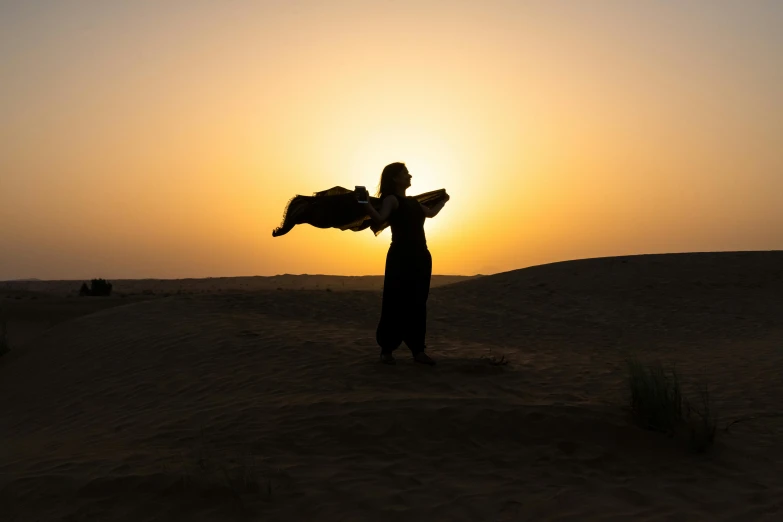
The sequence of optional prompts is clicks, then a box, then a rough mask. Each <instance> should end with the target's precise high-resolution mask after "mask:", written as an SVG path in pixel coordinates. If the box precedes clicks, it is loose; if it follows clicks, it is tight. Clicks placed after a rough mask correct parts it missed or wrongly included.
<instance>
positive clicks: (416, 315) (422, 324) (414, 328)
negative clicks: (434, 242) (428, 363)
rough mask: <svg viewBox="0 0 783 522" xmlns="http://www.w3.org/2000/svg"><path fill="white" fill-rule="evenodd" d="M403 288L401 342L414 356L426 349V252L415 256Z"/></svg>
mask: <svg viewBox="0 0 783 522" xmlns="http://www.w3.org/2000/svg"><path fill="white" fill-rule="evenodd" d="M411 268H412V270H411V273H410V277H409V278H408V280H407V285H405V286H406V288H405V294H406V295H405V297H406V299H405V301H406V302H405V305H404V310H405V317H404V319H403V325H402V326H403V340H404V341H405V344H406V345H408V348H410V350H411V352H412V353H413V355H414V356H415V355H416V354H417V353H419V352H423V351H424V350H425V349H426V342H425V338H426V335H427V298H428V297H429V293H430V279H431V278H432V256H431V255H430V252H429V251H428V250H425V251H424V252H423V253H420V254H419V255H417V256H416V262H415V263H414V265H413V266H412V267H411Z"/></svg>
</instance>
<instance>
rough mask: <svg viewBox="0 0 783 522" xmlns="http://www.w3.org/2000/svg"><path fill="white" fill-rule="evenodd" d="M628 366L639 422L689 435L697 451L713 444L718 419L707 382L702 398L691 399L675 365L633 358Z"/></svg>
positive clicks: (637, 422) (700, 396) (662, 429)
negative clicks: (684, 393)
mask: <svg viewBox="0 0 783 522" xmlns="http://www.w3.org/2000/svg"><path fill="white" fill-rule="evenodd" d="M628 370H629V380H628V383H629V386H630V392H631V410H632V412H633V415H634V420H635V421H636V424H638V425H639V426H640V427H642V428H644V429H648V430H653V431H659V432H663V433H667V434H669V435H672V436H674V435H684V436H687V438H688V442H689V444H690V448H691V450H692V451H694V452H697V453H702V452H705V451H707V450H709V449H710V448H711V447H712V446H713V444H714V443H715V433H716V428H717V423H718V421H717V418H716V416H715V411H714V408H713V406H712V404H711V402H710V395H709V390H708V389H707V387H706V386H705V387H704V388H703V389H702V390H701V391H700V392H699V400H698V401H696V402H691V401H689V400H688V399H686V398H685V397H683V395H682V390H681V387H680V379H679V376H678V375H677V372H676V371H675V370H674V368H671V369H666V368H664V366H663V365H662V364H660V363H657V364H651V365H644V364H642V363H640V362H639V361H636V360H631V361H629V362H628Z"/></svg>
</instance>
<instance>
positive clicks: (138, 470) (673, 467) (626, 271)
mask: <svg viewBox="0 0 783 522" xmlns="http://www.w3.org/2000/svg"><path fill="white" fill-rule="evenodd" d="M290 277H293V276H290ZM43 283H45V282H40V284H43ZM300 283H301V281H300ZM310 283H312V282H310ZM14 284H22V283H14ZM24 284H39V282H25V283H24ZM296 284H297V283H296V281H295V279H291V280H290V286H289V287H288V288H296ZM318 284H319V288H318V289H313V288H312V287H311V286H309V287H308V286H306V285H302V284H300V286H299V288H301V287H302V286H304V287H305V288H311V289H309V290H308V289H305V290H294V289H283V290H277V289H276V288H277V286H274V287H272V288H266V289H264V288H255V289H252V290H248V289H246V288H236V287H231V288H226V289H223V290H224V291H222V292H217V291H213V292H207V293H193V294H183V293H180V294H179V295H176V293H174V294H173V295H170V296H169V297H165V298H163V297H159V296H157V297H156V298H154V299H153V298H151V296H149V295H147V296H146V297H144V298H142V296H139V297H138V299H136V300H135V301H134V300H133V299H129V298H126V299H125V300H122V299H119V298H117V299H114V298H112V299H110V300H104V301H97V300H94V299H93V300H91V299H88V300H86V301H83V300H79V299H75V298H74V299H68V300H66V299H65V298H59V297H58V298H57V299H61V301H62V303H60V304H58V305H51V306H56V307H57V310H60V312H57V313H60V315H59V316H58V317H59V319H58V320H56V321H53V322H52V321H49V322H48V323H46V328H41V329H40V331H39V332H38V333H37V334H36V335H34V336H33V335H32V334H30V336H29V337H28V338H27V339H26V342H25V343H24V345H23V347H22V348H21V349H19V350H14V352H12V353H10V354H8V355H6V356H5V357H3V358H1V359H0V422H1V424H0V520H17V521H27V520H41V521H49V520H57V521H62V520H68V521H92V520H123V521H124V520H128V521H131V520H132V521H134V522H135V521H140V520H188V521H197V520H204V521H206V520H403V519H404V520H406V521H415V520H466V521H473V520H493V521H494V520H580V521H581V520H689V521H690V520H737V521H747V520H770V521H771V520H780V519H781V517H783V473H781V471H780V470H781V469H783V448H782V447H781V445H780V440H781V433H782V430H783V418H781V417H776V416H775V415H776V414H777V413H779V412H780V411H781V410H780V406H779V405H780V404H781V402H782V401H783V380H781V378H780V376H781V367H782V366H781V364H782V363H783V349H782V348H783V314H782V313H781V310H783V252H745V253H705V254H678V255H659V256H658V255H656V256H633V257H620V258H603V259H591V260H581V261H572V262H564V263H556V264H552V265H544V266H540V267H532V268H528V269H523V270H517V271H513V272H508V273H504V274H497V275H493V276H485V277H481V278H476V279H473V280H467V281H461V282H456V283H454V284H449V285H446V286H440V287H437V288H434V289H433V291H432V294H431V301H430V306H429V334H428V339H429V346H430V348H429V351H430V353H431V354H432V355H433V357H436V358H437V359H438V366H436V367H434V368H429V367H424V366H422V365H416V364H414V363H413V362H412V361H410V359H409V358H408V357H407V354H406V349H405V347H404V346H403V347H402V348H401V349H400V350H399V351H398V359H399V361H398V364H397V365H396V366H384V365H380V364H378V363H377V360H376V358H377V348H376V347H375V344H374V339H373V336H374V328H375V324H376V321H377V318H378V314H379V312H380V293H379V291H378V287H376V288H374V289H362V290H359V289H348V290H346V291H340V292H338V291H332V292H326V291H324V289H323V288H321V287H320V285H321V283H318ZM9 291H10V290H9ZM17 291H21V290H19V289H17ZM26 291H35V290H33V289H27V290H26ZM39 291H40V290H39ZM175 292H176V291H175ZM160 293H163V292H159V291H156V294H160ZM6 299H7V301H8V302H7V303H4V306H5V307H6V308H7V309H10V306H11V305H10V304H9V303H13V304H14V306H16V305H18V304H19V302H26V303H27V306H28V309H27V312H25V313H26V314H28V315H25V317H28V318H30V321H32V320H33V314H34V312H33V311H34V305H33V304H31V303H32V301H29V300H25V299H22V300H16V299H8V298H6ZM65 301H69V302H70V303H71V304H72V305H73V306H82V309H80V311H79V313H77V312H75V311H74V312H72V315H71V316H67V314H65V313H64V312H62V310H63V309H64V308H65V307H66V304H63V303H65ZM36 302H37V303H38V304H41V303H45V302H46V298H44V297H41V298H40V299H38V300H37V301H36ZM59 302H60V301H58V303H59ZM80 302H82V303H84V302H95V303H100V302H102V303H110V304H101V305H90V306H95V307H96V308H95V309H94V310H88V309H86V308H84V307H85V306H87V305H84V304H81V305H80V304H78V303H80ZM41 306H43V304H42V305H41ZM99 308H101V309H99ZM50 313H51V311H50ZM22 315H24V314H22ZM42 324H43V323H42ZM490 353H492V354H494V355H500V354H503V355H505V356H506V357H507V358H508V359H509V360H510V361H511V362H510V364H509V365H507V366H493V365H491V364H488V363H487V362H486V360H484V359H483V358H482V357H484V356H487V355H489V354H490ZM631 353H637V354H638V355H639V356H640V357H642V358H647V359H661V360H664V361H671V362H676V363H677V365H678V368H679V369H680V373H681V374H682V375H683V377H684V379H686V380H688V382H686V389H687V388H688V387H689V386H693V385H695V384H698V382H707V383H709V384H710V385H711V389H712V390H713V398H714V401H715V404H716V406H718V407H719V408H720V410H719V411H720V415H721V418H722V421H721V425H720V426H721V428H722V427H723V426H724V425H725V424H726V423H727V422H728V421H730V420H732V419H737V418H742V417H750V416H756V417H757V418H756V419H754V420H748V421H747V422H742V423H739V424H737V425H735V426H734V427H732V429H731V431H730V432H728V433H721V434H720V436H719V439H718V443H717V446H716V447H715V449H714V451H713V452H712V453H710V454H708V455H702V456H695V455H692V454H689V453H688V452H687V450H686V449H685V448H684V447H683V446H682V444H680V441H678V440H676V439H674V438H668V437H666V436H663V435H660V434H655V433H651V432H646V431H643V430H641V429H639V428H637V427H635V426H634V425H633V424H632V423H631V422H630V420H629V416H628V412H627V409H626V405H627V393H626V389H625V387H626V381H625V379H626V374H625V366H624V364H625V359H626V357H628V356H629V354H631ZM697 381H698V382H697Z"/></svg>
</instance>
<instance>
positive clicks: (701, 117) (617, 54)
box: [0, 0, 783, 280]
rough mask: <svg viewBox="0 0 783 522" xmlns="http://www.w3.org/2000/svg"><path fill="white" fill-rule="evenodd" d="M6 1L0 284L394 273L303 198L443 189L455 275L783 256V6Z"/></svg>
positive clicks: (438, 253) (373, 249)
mask: <svg viewBox="0 0 783 522" xmlns="http://www.w3.org/2000/svg"><path fill="white" fill-rule="evenodd" d="M8 4H10V2H6V3H3V4H2V6H0V77H2V78H3V80H2V82H1V83H0V115H2V118H0V196H2V200H1V203H0V247H1V248H0V251H1V252H2V253H0V280H2V279H13V278H26V277H38V278H43V279H58V278H75V279H78V278H89V277H108V278H142V277H159V278H176V277H205V276H233V275H273V274H279V273H327V274H353V275H359V274H380V273H382V272H383V266H384V256H385V252H386V249H387V248H388V243H389V240H390V231H388V230H387V231H385V232H384V233H383V234H381V235H380V236H378V237H377V238H376V237H374V236H373V234H372V233H371V232H370V231H364V232H361V233H354V232H341V231H338V230H320V229H315V228H312V227H310V226H307V225H304V226H298V227H296V228H294V230H292V231H291V232H290V233H289V234H288V235H286V236H283V237H280V238H272V237H271V231H272V229H273V228H275V227H276V226H277V225H279V222H280V219H281V215H282V211H283V208H284V206H285V204H286V202H287V201H288V199H289V198H290V197H291V196H293V195H294V194H297V193H299V194H310V193H312V192H314V191H318V190H323V189H326V188H329V187H332V186H335V185H342V186H344V187H349V188H350V187H353V186H354V185H357V184H361V185H367V186H369V187H375V186H376V185H377V183H378V178H379V176H380V173H381V170H382V169H383V167H384V165H386V164H387V163H391V162H393V161H404V162H405V163H406V164H407V165H408V168H409V170H410V172H411V174H412V175H413V185H412V187H411V188H410V189H409V193H410V194H418V193H420V192H425V191H429V190H434V189H437V188H441V187H445V188H446V189H447V190H448V191H449V193H450V194H451V196H452V199H451V201H450V202H449V204H448V205H447V206H446V207H445V209H444V210H443V211H442V212H441V214H440V215H439V216H438V217H437V218H435V219H434V220H428V223H427V225H426V231H427V237H428V242H429V245H430V250H431V251H432V254H433V259H434V272H435V273H440V274H475V273H495V272H500V271H505V270H512V269H515V268H521V267H525V266H529V265H533V264H540V263H546V262H552V261H560V260H565V259H574V258H583V257H595V256H606V255H623V254H635V253H659V252H683V251H704V250H771V249H783V205H781V203H780V198H781V194H783V154H781V144H783V96H781V94H780V93H783V61H782V60H781V57H782V56H783V31H780V27H783V3H780V2H774V1H766V2H765V1H754V2H728V1H704V2H697V1H689V2H677V3H674V2H671V3H663V2H620V1H612V2H610V1H597V2H543V1H542V2H516V1H495V2H466V1H449V2H446V1H441V2H434V1H422V0H419V1H415V2H400V1H396V2H366V1H365V2H359V1H353V2H346V1H332V2H315V1H313V2H304V1H282V0H281V1H274V2H272V1H268V2H251V1H232V2H220V1H212V2H210V1H188V2H185V1H182V2H175V1H173V0H172V1H167V2H157V1H142V2H104V1H90V2H87V1H75V0H74V1H69V2H59V1H47V2H43V1H30V2H16V5H8Z"/></svg>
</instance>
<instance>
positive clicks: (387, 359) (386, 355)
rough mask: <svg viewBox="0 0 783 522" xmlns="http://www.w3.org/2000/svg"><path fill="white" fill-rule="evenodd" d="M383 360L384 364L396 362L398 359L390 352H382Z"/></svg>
mask: <svg viewBox="0 0 783 522" xmlns="http://www.w3.org/2000/svg"><path fill="white" fill-rule="evenodd" d="M381 362H382V363H383V364H396V363H397V361H396V360H395V359H394V356H393V355H392V354H390V353H382V354H381Z"/></svg>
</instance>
